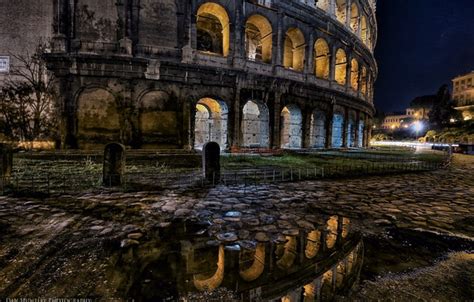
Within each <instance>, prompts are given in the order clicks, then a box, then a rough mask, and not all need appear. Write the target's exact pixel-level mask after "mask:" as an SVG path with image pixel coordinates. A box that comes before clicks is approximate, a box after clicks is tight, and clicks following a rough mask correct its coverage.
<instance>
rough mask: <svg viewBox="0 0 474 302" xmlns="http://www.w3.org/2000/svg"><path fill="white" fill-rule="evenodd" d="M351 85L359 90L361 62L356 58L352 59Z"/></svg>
mask: <svg viewBox="0 0 474 302" xmlns="http://www.w3.org/2000/svg"><path fill="white" fill-rule="evenodd" d="M351 87H352V89H354V90H355V91H357V90H359V62H357V60H356V59H352V60H351Z"/></svg>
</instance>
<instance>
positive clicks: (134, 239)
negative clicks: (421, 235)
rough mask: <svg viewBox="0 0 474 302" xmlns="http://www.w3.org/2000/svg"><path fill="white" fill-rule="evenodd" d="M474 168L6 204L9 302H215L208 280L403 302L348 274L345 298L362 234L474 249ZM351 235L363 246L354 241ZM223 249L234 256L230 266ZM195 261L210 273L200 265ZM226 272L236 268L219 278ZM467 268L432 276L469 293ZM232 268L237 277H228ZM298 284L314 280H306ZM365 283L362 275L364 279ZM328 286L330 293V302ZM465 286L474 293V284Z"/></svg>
mask: <svg viewBox="0 0 474 302" xmlns="http://www.w3.org/2000/svg"><path fill="white" fill-rule="evenodd" d="M473 167H474V160H473V159H471V158H467V157H458V158H456V160H455V164H454V165H453V167H451V168H450V169H449V170H441V171H435V172H427V173H412V174H403V175H391V176H386V177H365V178H357V179H345V180H325V181H313V182H299V183H284V184H278V185H262V186H229V187H225V186H220V187H216V188H213V189H208V190H202V191H199V192H193V191H187V190H181V191H180V190H174V191H171V190H169V191H164V192H139V193H117V192H115V193H108V192H104V193H103V194H83V195H81V196H56V197H51V198H47V199H43V200H39V199H33V198H26V197H0V240H1V243H2V244H1V246H0V297H32V296H41V297H91V298H104V297H116V298H125V297H129V296H135V297H138V298H140V297H141V298H142V299H143V300H146V298H149V299H150V300H156V298H157V297H161V298H168V300H171V301H172V300H173V299H174V298H176V297H179V296H187V297H188V300H198V301H199V300H200V301H206V300H209V299H211V298H212V294H209V295H211V296H207V298H206V296H205V295H206V294H205V293H206V291H204V292H202V291H200V289H201V290H205V289H209V287H208V285H202V284H205V282H204V281H206V280H208V281H209V279H210V281H212V282H214V283H219V282H216V280H217V281H219V279H221V277H222V280H221V282H220V283H219V285H222V286H223V287H224V288H225V289H226V290H223V291H220V290H218V291H216V292H217V293H218V294H217V295H218V296H220V297H227V300H232V299H237V300H244V301H246V300H252V299H254V300H258V297H260V298H262V299H266V300H268V299H286V298H287V300H284V301H300V300H301V301H303V299H304V297H307V296H308V298H307V300H305V301H311V299H312V298H311V297H309V296H310V294H309V293H310V292H311V293H312V294H313V296H314V297H313V296H312V297H313V298H315V299H321V298H322V299H323V300H327V299H328V297H332V296H333V295H348V294H349V293H350V290H351V289H352V291H355V292H356V294H357V295H359V297H363V298H365V299H374V300H377V299H380V297H383V295H389V296H390V295H394V298H395V300H396V297H397V294H396V291H390V290H386V291H384V290H383V288H385V287H387V288H390V286H392V287H393V284H390V282H389V280H392V279H387V280H386V279H383V280H382V279H381V280H378V279H376V280H369V281H368V282H367V283H363V285H362V287H360V286H359V287H358V286H355V287H353V285H354V284H356V283H357V282H356V280H355V279H359V278H358V275H359V273H356V274H355V277H354V276H352V275H350V274H347V276H348V279H347V280H350V282H346V279H344V278H343V280H344V282H346V283H345V284H344V286H340V287H338V286H337V274H338V273H337V272H338V266H339V264H340V263H343V264H344V268H343V269H342V271H343V272H349V270H347V267H346V266H347V263H348V261H349V260H347V259H348V256H349V255H350V254H351V253H352V254H353V255H359V256H360V257H359V259H361V258H362V256H361V255H363V249H362V248H361V246H363V244H362V243H360V242H359V240H358V239H356V238H358V236H359V235H357V234H360V235H361V236H363V237H371V238H377V237H383V238H385V240H390V238H389V237H390V236H389V235H387V230H390V229H399V230H423V231H429V232H432V233H436V234H443V235H447V236H452V237H456V238H461V237H462V238H467V239H466V240H467V241H468V242H469V240H472V238H474V227H473V225H474V210H473V208H474V207H473V205H474V169H473ZM334 225H335V227H334ZM349 225H350V230H351V232H353V234H354V235H352V233H351V235H348V234H346V236H343V233H344V232H348V230H349V229H348V228H346V227H345V226H349ZM315 232H316V233H315ZM317 232H319V233H317ZM311 234H312V235H311ZM331 234H333V237H334V236H335V237H334V238H335V240H334V241H335V242H336V243H335V244H334V246H333V247H332V248H331V247H330V245H331V244H329V245H328V240H327V238H328V236H329V238H331ZM316 235H318V236H316ZM346 237H347V238H348V240H343V239H344V238H346ZM387 237H388V239H387ZM440 240H441V239H440ZM368 241H370V240H368ZM402 241H403V240H402ZM415 241H416V240H415ZM295 242H296V243H295ZM309 242H319V243H320V248H321V249H319V248H318V251H316V255H317V256H315V260H314V261H310V260H311V259H308V257H306V255H305V250H306V246H307V245H308V243H309ZM471 242H472V241H471ZM346 244H347V247H346ZM259 246H260V247H261V246H265V255H267V256H266V260H265V261H267V263H266V266H264V267H266V268H265V269H263V271H262V275H261V276H259V277H258V278H261V280H260V279H258V278H257V279H256V280H257V283H252V282H249V281H245V279H243V280H244V281H245V282H244V281H242V280H241V278H242V275H241V274H240V272H241V269H240V268H241V266H240V264H241V265H242V267H243V268H244V269H243V270H244V271H245V270H246V269H250V268H251V267H252V264H253V263H254V260H255V259H256V258H258V257H256V256H255V255H257V254H258V252H257V251H258V247H259ZM328 246H329V247H328ZM366 247H367V244H366ZM221 249H222V250H223V251H224V253H223V254H224V255H233V256H229V257H224V259H226V260H222V258H219V255H221ZM285 249H288V250H291V251H292V252H291V253H290V254H291V255H292V256H291V257H293V258H294V259H293V261H291V265H290V267H289V269H290V271H287V272H286V273H287V274H284V273H282V272H281V271H282V268H281V267H279V266H278V261H280V260H281V259H282V258H283V259H286V258H287V257H288V256H284V255H285V252H284V250H285ZM331 249H333V250H332V251H331ZM472 249H474V248H472ZM191 251H192V252H191ZM269 251H270V252H269ZM196 252H197V253H198V255H200V256H202V259H204V260H205V261H204V260H203V261H201V262H199V261H197V260H196V259H197V257H196V256H195V253H196ZM446 253H447V250H446ZM163 255H166V257H165V256H163ZM190 255H192V256H190ZM261 255H262V253H261ZM372 255H374V254H372ZM459 255H461V256H459ZM162 256H163V257H164V258H163V257H162ZM438 256H439V255H437V256H436V257H438ZM471 256H472V253H465V254H458V256H452V257H454V258H455V260H456V259H457V260H459V259H458V258H459V257H460V258H461V259H462V261H464V264H463V266H462V267H465V266H466V265H467V264H472V257H471ZM456 257H458V258H456ZM470 257H471V258H470ZM259 259H260V260H262V259H261V258H259ZM450 259H451V258H450ZM433 260H435V259H433ZM220 261H224V263H225V265H224V266H219V263H220ZM265 261H263V260H262V261H261V262H265ZM285 261H286V260H285ZM446 261H448V260H446ZM459 261H461V260H459ZM459 261H458V262H456V264H453V263H451V265H450V263H446V264H443V263H441V264H438V267H435V266H433V268H432V269H433V270H434V271H436V270H437V269H438V270H446V269H449V270H450V272H451V273H450V276H451V277H452V279H453V280H455V281H459V280H458V279H456V277H455V276H457V273H458V271H456V268H458V270H459V263H460V262H459ZM354 263H356V262H354ZM366 263H370V261H366ZM433 263H434V261H433ZM165 264H166V265H165ZM296 264H297V265H296ZM323 264H327V265H323ZM356 264H357V263H356ZM360 265H361V264H360ZM379 265H380V264H379ZM433 265H435V264H433ZM223 267H228V269H227V270H225V269H224V273H220V272H219V271H220V270H222V268H223ZM270 268H272V269H273V270H271V269H270ZM417 268H418V267H417ZM406 269H407V270H410V267H409V266H407V267H406ZM150 270H151V272H150ZM340 270H341V269H340ZM308 271H311V273H305V272H308ZM328 271H330V272H332V273H331V274H332V275H333V276H331V278H329V277H328V274H329V273H328V274H326V273H327V272H328ZM355 271H357V270H355ZM381 271H382V272H384V271H383V270H381ZM402 271H403V270H402ZM166 272H168V273H166ZM352 272H353V271H352ZM467 272H469V270H467ZM325 274H326V277H325ZM420 274H421V273H420V272H418V275H416V274H414V275H411V276H409V277H405V278H406V279H405V281H400V282H398V283H397V286H402V285H403V284H405V285H406V288H405V290H404V292H406V295H407V297H409V296H410V295H415V296H416V294H415V293H414V291H413V287H412V286H409V284H410V283H411V284H416V280H417V279H416V278H417V276H420ZM216 275H217V277H219V278H217V277H216ZM219 275H222V276H219ZM244 275H245V274H244ZM299 275H301V276H304V277H301V278H296V277H295V276H299ZM365 275H367V274H364V272H362V277H363V278H362V279H364V276H365ZM131 276H132V277H131ZM166 276H173V278H165V277H166ZM194 276H196V277H194ZM400 278H402V277H400ZM410 278H411V279H410ZM418 278H419V277H418ZM460 278H461V277H460ZM463 278H464V279H463ZM466 278H467V279H466ZM469 278H471V279H469ZM329 279H330V283H328V284H330V285H328V286H329V288H330V290H325V291H324V290H322V289H323V288H324V286H323V285H324V282H323V281H324V280H329ZM461 279H462V280H464V281H465V282H468V283H466V284H467V285H468V286H467V290H470V291H471V293H472V284H474V282H471V283H470V285H471V286H470V287H469V281H472V280H473V279H472V276H471V277H469V275H468V276H467V277H466V276H464V277H462V278H461ZM196 280H197V281H198V282H197V283H196ZM285 280H286V281H285ZM288 280H291V282H289V281H288ZM413 280H415V281H413ZM254 281H255V280H254ZM293 281H294V282H293ZM435 281H436V279H433V282H435ZM203 282H204V283H203ZM328 282H329V281H328ZM404 282H405V283H404ZM453 282H454V281H453ZM252 284H253V285H252ZM272 284H276V285H278V286H275V287H276V288H272V286H271V285H272ZM306 285H307V286H308V287H307V288H306V289H307V290H308V295H307V296H306V295H305V294H304V293H305V286H306ZM311 286H312V287H311ZM217 287H218V286H217ZM156 288H161V289H163V288H169V292H167V291H156V290H154V289H156ZM338 288H339V289H341V291H338V290H336V289H338ZM394 288H395V287H394ZM381 289H382V290H381ZM465 289H466V288H465ZM227 290H230V292H227ZM433 290H434V291H435V292H436V289H435V288H434V289H433ZM464 294H466V293H464ZM203 295H204V296H203ZM226 295H228V296H226ZM324 295H326V296H324ZM454 295H456V293H455V292H454ZM466 295H467V297H469V293H467V294H466ZM250 297H253V298H252V299H251V298H250ZM387 297H388V296H387ZM431 297H432V298H434V299H436V297H438V296H436V294H434V295H433V296H431ZM464 297H466V296H464ZM214 298H216V297H214ZM421 298H423V297H421ZM139 300H140V299H139ZM224 300H226V299H224ZM441 300H442V299H441Z"/></svg>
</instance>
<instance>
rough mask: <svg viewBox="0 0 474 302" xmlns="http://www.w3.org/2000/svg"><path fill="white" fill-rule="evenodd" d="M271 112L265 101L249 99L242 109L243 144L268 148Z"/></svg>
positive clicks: (244, 145) (250, 146)
mask: <svg viewBox="0 0 474 302" xmlns="http://www.w3.org/2000/svg"><path fill="white" fill-rule="evenodd" d="M269 120H270V114H269V111H268V107H267V105H266V104H265V103H263V102H261V101H257V100H251V101H248V102H247V103H246V104H245V106H244V107H243V110H242V124H241V131H242V146H243V147H249V148H268V147H269V146H270V134H269V131H270V130H269Z"/></svg>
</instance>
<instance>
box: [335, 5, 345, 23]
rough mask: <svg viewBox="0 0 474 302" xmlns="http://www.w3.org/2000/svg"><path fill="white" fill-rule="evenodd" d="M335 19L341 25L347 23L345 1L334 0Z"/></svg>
mask: <svg viewBox="0 0 474 302" xmlns="http://www.w3.org/2000/svg"><path fill="white" fill-rule="evenodd" d="M336 19H337V20H338V21H339V22H341V23H342V24H344V25H345V24H346V21H347V3H346V0H336Z"/></svg>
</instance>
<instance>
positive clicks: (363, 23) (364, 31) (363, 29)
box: [360, 16, 368, 46]
mask: <svg viewBox="0 0 474 302" xmlns="http://www.w3.org/2000/svg"><path fill="white" fill-rule="evenodd" d="M367 37H368V28H367V18H366V17H365V16H362V18H361V19H360V39H361V40H362V42H363V43H364V44H365V45H366V46H368V39H367Z"/></svg>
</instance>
